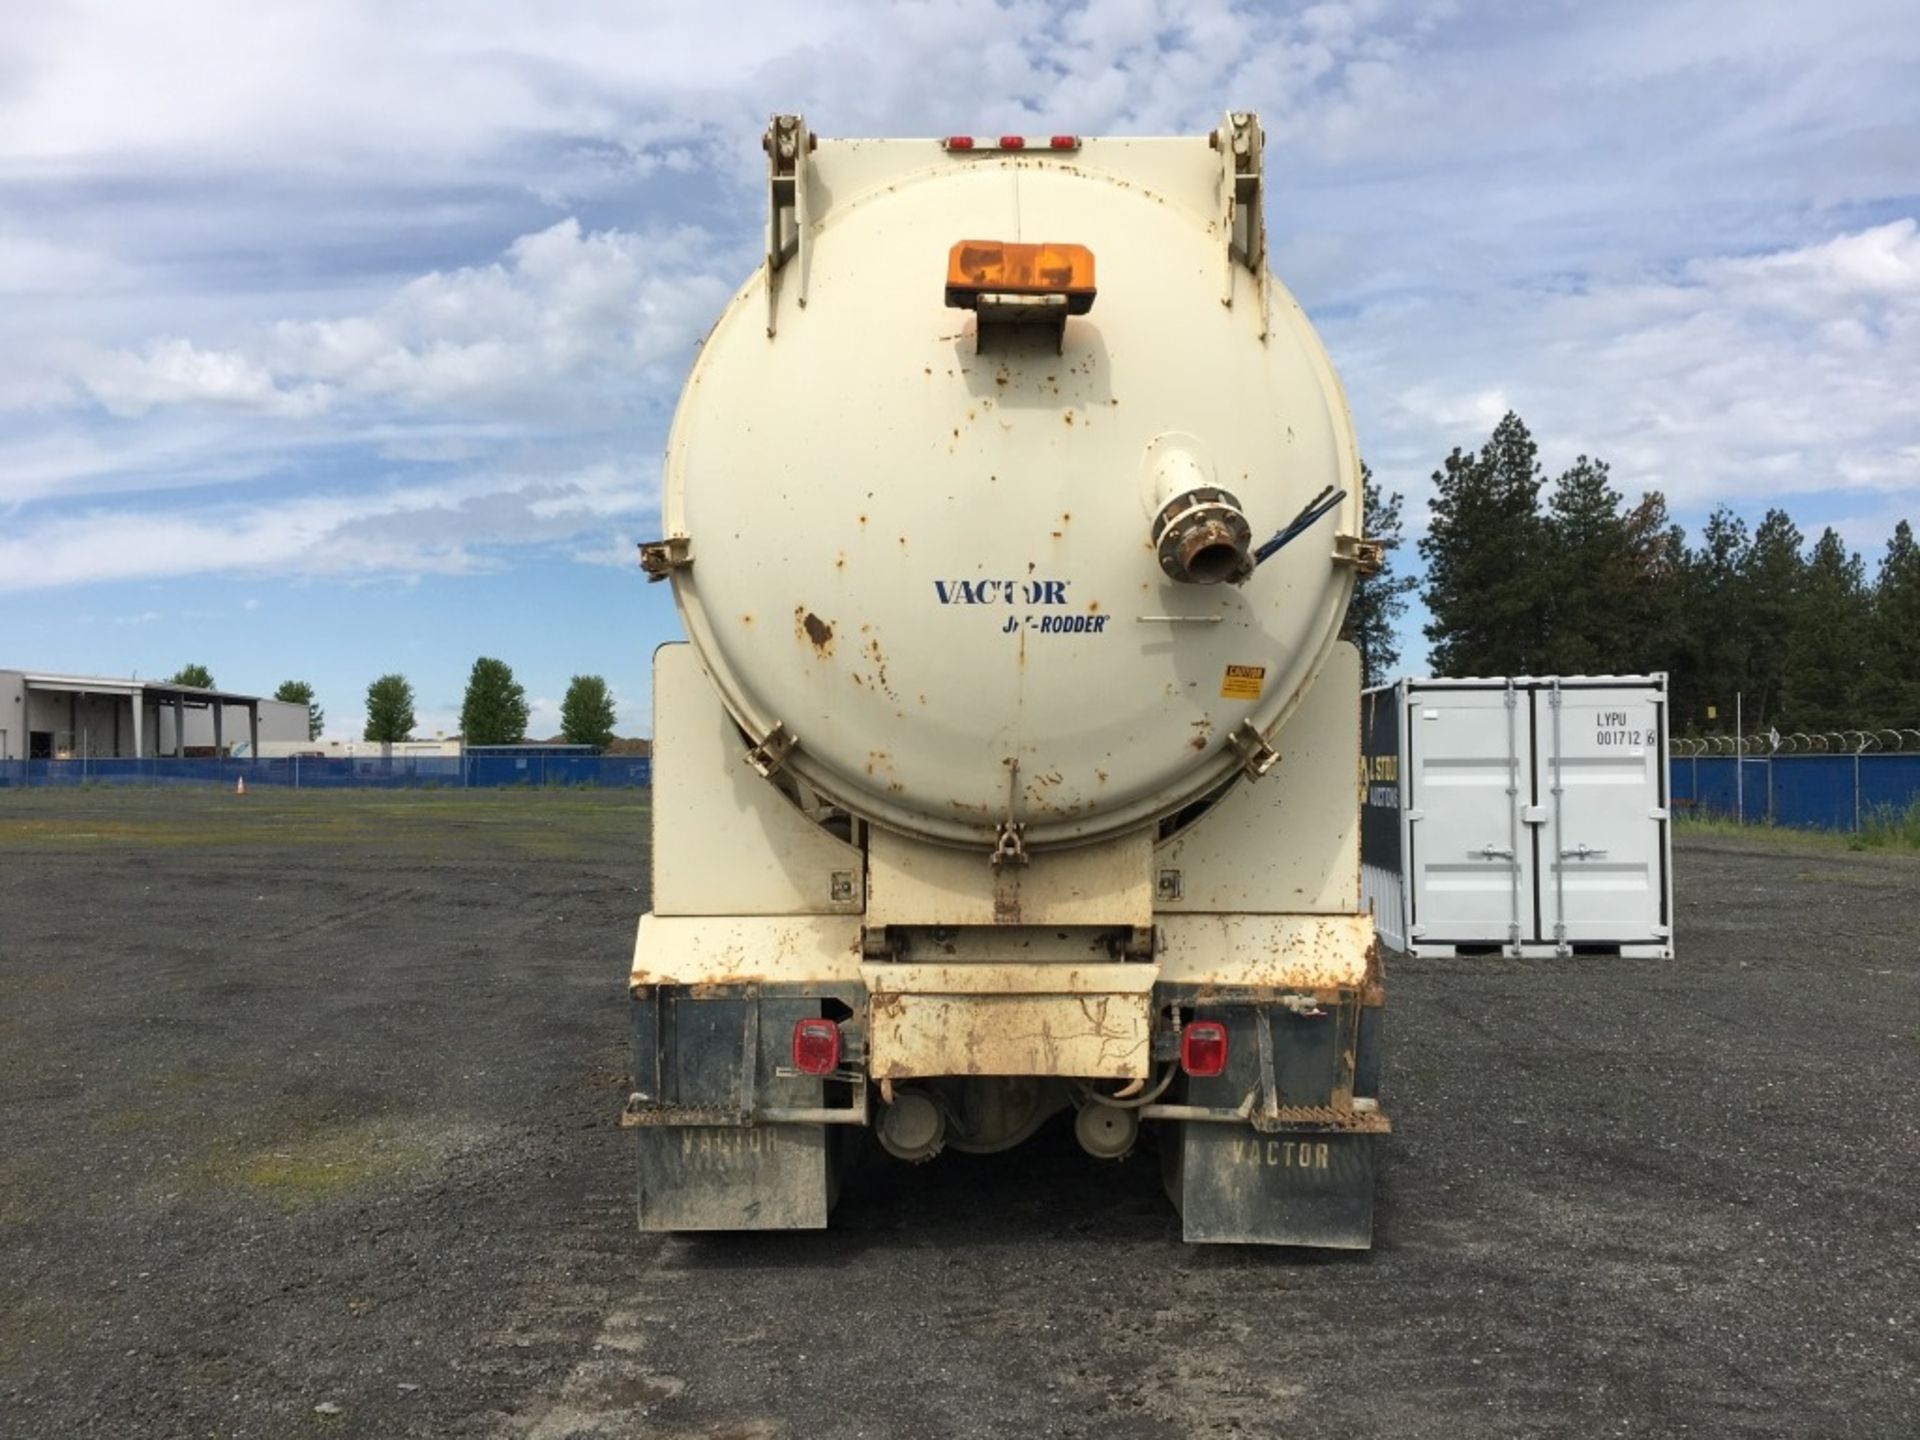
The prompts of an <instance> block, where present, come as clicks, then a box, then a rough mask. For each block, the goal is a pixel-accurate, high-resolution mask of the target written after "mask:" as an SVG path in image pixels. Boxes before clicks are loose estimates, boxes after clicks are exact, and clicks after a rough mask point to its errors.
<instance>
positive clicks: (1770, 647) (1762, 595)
mask: <svg viewBox="0 0 1920 1440" xmlns="http://www.w3.org/2000/svg"><path fill="white" fill-rule="evenodd" d="M1805 543H1806V539H1805V537H1804V536H1802V535H1801V533H1800V527H1799V526H1797V525H1795V524H1794V523H1793V520H1792V518H1791V517H1790V516H1789V515H1788V514H1787V512H1786V511H1784V510H1777V509H1776V510H1769V511H1767V513H1766V514H1765V515H1763V516H1761V518H1760V523H1759V524H1758V525H1756V526H1755V527H1754V531H1753V545H1752V546H1751V547H1750V548H1749V549H1748V551H1747V555H1746V564H1745V566H1744V567H1743V573H1742V578H1743V580H1744V582H1745V583H1744V585H1743V586H1742V594H1741V599H1742V602H1743V604H1744V607H1745V610H1746V623H1747V657H1748V661H1747V684H1746V692H1747V693H1746V704H1745V707H1744V711H1745V717H1746V726H1747V733H1748V734H1753V733H1755V732H1756V731H1757V730H1764V729H1766V728H1767V727H1768V726H1770V725H1773V724H1774V723H1775V722H1776V721H1777V720H1778V718H1779V716H1778V711H1779V706H1780V691H1781V682H1782V678H1783V676H1784V674H1785V672H1786V664H1787V637H1788V635H1789V634H1790V632H1791V630H1792V627H1793V617H1794V611H1795V609H1796V608H1797V606H1798V603H1799V595H1800V586H1801V583H1802V581H1803V580H1804V579H1805V576H1806V570H1807V562H1806V561H1805V559H1803V558H1802V556H1801V554H1800V551H1801V547H1802V546H1803V545H1805Z"/></svg>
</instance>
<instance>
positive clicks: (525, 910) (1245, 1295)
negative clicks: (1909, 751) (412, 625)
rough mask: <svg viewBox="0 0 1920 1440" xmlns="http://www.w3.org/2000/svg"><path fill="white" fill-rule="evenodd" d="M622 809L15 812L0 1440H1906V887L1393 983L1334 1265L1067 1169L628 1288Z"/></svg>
mask: <svg viewBox="0 0 1920 1440" xmlns="http://www.w3.org/2000/svg"><path fill="white" fill-rule="evenodd" d="M645 832H646V813H645V808H644V804H643V803H639V802H636V800H635V798H634V797H632V796H623V795H618V794H600V795H592V794H582V795H572V794H567V795H556V794H551V793H540V792H536V793H532V794H513V793H494V794H484V795H483V794H470V795H469V794H456V795H450V796H449V795H431V794H401V795H392V796H387V795H378V796H366V795H342V794H335V795H319V796H315V795H271V794H265V793H260V792H256V793H255V794H254V795H252V796H248V797H246V798H245V799H238V798H236V797H231V796H225V795H217V794H211V793H206V792H173V793H154V792H127V793H114V792H73V793H67V794H39V795H20V794H0V998H3V1000H4V1003H3V1004H0V1107H3V1108H0V1114H3V1115H4V1118H5V1140H4V1148H3V1149H0V1238H3V1241H4V1248H3V1249H0V1256H3V1257H4V1264H0V1434H5V1435H8V1436H35V1437H42V1436H44V1437H56V1436H57V1437H66V1436H108V1435H111V1436H129V1435H140V1436H182V1437H185V1436H213V1435H218V1436H275V1437H277V1436H288V1435H307V1434H312V1435H370V1436H385V1435H419V1436H442V1435H447V1436H469V1435H471V1436H528V1437H550V1440H560V1437H572V1440H613V1437H624V1436H689V1437H691V1436H703V1437H710V1440H718V1437H774V1436H792V1437H801V1436H809V1437H813V1436H817V1437H838V1436H871V1437H895V1436H902V1437H941V1436H954V1437H960V1436H1021V1437H1030V1436H1085V1437H1107V1436H1138V1437H1181V1436H1255V1435H1279V1434H1286V1435H1317V1434H1329V1435H1340V1436H1343V1437H1367V1436H1376V1435H1377V1436H1396V1437H1399V1436H1407V1435H1442V1436H1448V1437H1471V1436H1540V1435H1567V1436H1575V1435H1578V1436H1590V1435H1608V1436H1612V1435H1644V1436H1662V1437H1666V1436H1684V1435H1701V1436H1730V1435H1766V1436H1773V1435H1810V1436H1889V1437H1902V1440H1911V1437H1913V1436H1914V1435H1915V1434H1916V1433H1920V1333H1917V1330H1916V1324H1917V1322H1920V1178H1917V1177H1920V1166H1916V1160H1920V1107H1916V1104H1915V1100H1916V1095H1920V1086H1917V1083H1916V1082H1920V993H1917V987H1916V974H1917V973H1920V957H1917V956H1916V948H1917V947H1916V946H1915V944H1914V942H1913V939H1912V933H1911V932H1912V927H1913V924H1914V919H1915V916H1916V915H1920V860H1915V859H1912V858H1902V857H1891V856H1875V855H1855V854H1849V853H1847V852H1846V851H1844V850H1841V849H1838V848H1834V847H1821V846H1780V845H1775V846H1768V847H1762V846H1757V845H1752V844H1748V843H1745V842H1736V841H1727V840H1721V839H1713V840H1710V841H1709V840H1699V841H1692V842H1683V843H1682V845H1681V846H1680V847H1679V851H1678V856H1677V866H1678V875H1679V880H1680V913H1679V917H1678V920H1679V925H1678V943H1679V945H1680V949H1681V954H1682V956H1683V957H1684V958H1683V959H1682V960H1680V961H1678V962H1669V963H1656V962H1621V961H1603V960H1580V961H1573V962H1551V963H1549V962H1510V961H1485V960H1481V961H1448V962H1435V961H1426V962H1413V961H1400V962H1398V963H1397V964H1394V965H1392V966H1391V967H1390V969H1389V974H1388V983H1389V991H1388V993H1389V1004H1388V1012H1387V1013H1388V1017H1389V1020H1388V1025H1389V1032H1388V1033H1389V1050H1388V1067H1389V1068H1388V1089H1387V1095H1386V1103H1387V1108H1388V1109H1389V1111H1390V1112H1391V1113H1392V1114H1393V1115H1394V1117H1395V1121H1396V1124H1397V1127H1398V1132H1397V1134H1396V1135H1395V1136H1394V1138H1393V1140H1392V1141H1391V1142H1390V1148H1389V1151H1388V1155H1389V1159H1388V1162H1387V1164H1386V1166H1385V1173H1384V1175H1383V1178H1382V1181H1381V1189H1380V1214H1379V1224H1378V1236H1379V1239H1378V1243H1377V1245H1376V1248H1375V1249H1374V1250H1373V1251H1372V1252H1371V1253H1370V1254H1367V1255H1334V1254H1315V1253H1303V1252H1287V1251H1273V1250H1262V1249H1239V1248H1228V1247H1198V1248H1188V1247H1184V1246H1182V1245H1181V1244H1180V1243H1179V1242H1178V1239H1177V1235H1178V1231H1177V1227H1176V1224H1175V1221H1174V1219H1173V1216H1172V1215H1171V1213H1170V1211H1169V1210H1168V1208H1167V1205H1166V1202H1165V1200H1164V1199H1163V1197H1162V1193H1161V1190H1160V1187H1159V1181H1158V1175H1157V1168H1156V1166H1155V1165H1154V1163H1153V1161H1152V1158H1151V1157H1150V1156H1143V1157H1141V1158H1139V1159H1136V1160H1133V1161H1129V1162H1125V1163H1122V1164H1120V1165H1118V1166H1101V1165H1099V1164H1097V1163H1096V1162H1094V1161H1092V1160H1088V1159H1085V1158H1083V1157H1082V1156H1081V1155H1080V1154H1079V1153H1078V1151H1077V1150H1076V1149H1075V1148H1074V1147H1073V1144H1072V1141H1071V1138H1070V1137H1069V1136H1068V1135H1067V1134H1066V1133H1065V1131H1064V1129H1063V1128H1062V1127H1058V1126H1056V1128H1054V1129H1053V1130H1051V1131H1049V1132H1047V1133H1045V1134H1043V1135H1042V1136H1041V1137H1040V1138H1039V1139H1037V1140H1036V1141H1034V1142H1033V1143H1032V1144H1030V1145H1029V1146H1027V1147H1025V1148H1024V1149H1022V1150H1020V1151H1016V1152H1013V1153H1011V1154H1008V1155H1001V1156H993V1157H971V1156H964V1155H958V1154H952V1153H949V1154H947V1155H943V1156H942V1157H940V1158H939V1159H938V1160H936V1161H934V1162H933V1163H932V1164H929V1165H926V1166H923V1167H918V1168H907V1167H901V1166H898V1165H895V1164H892V1163H891V1162H885V1161H883V1160H874V1161H871V1162H869V1163H868V1164H866V1165H865V1166H863V1167H862V1168H861V1169H860V1170H859V1171H858V1172H857V1173H856V1174H855V1175H854V1177H853V1179H852V1182H851V1183H850V1186H849V1188H848V1191H847V1193H846V1194H845V1196H844V1197H843V1199H842V1202H841V1206H840V1209H839V1210H838V1212H836V1216H835V1227H834V1229H833V1230H831V1231H829V1232H827V1233H826V1234H824V1235H821V1234H800V1235H757V1236H744V1237H706V1238H700V1239H678V1238H670V1239H659V1238H644V1237H642V1236H640V1235H638V1234H637V1233H635V1232H634V1231H633V1229H632V1223H631V1213H630V1208H629V1194H630V1189H631V1184H630V1178H631V1177H630V1155H629V1149H628V1143H627V1141H628V1138H629V1137H628V1136H627V1135H626V1134H625V1132H622V1131H621V1130H619V1129H618V1128H617V1127H616V1126H615V1124H614V1117H615V1113H616V1111H617V1109H618V1106H619V1103H620V1100H621V1098H622V1094H623V1091H622V1083H621V1082H622V1071H623V1069H624V1059H625V1051H624V1030H623V1027H624V1023H625V1010H624V996H623V993H622V980H623V978H624V975H625V971H626V965H627V959H628V954H629V950H630V946H631V938H632V931H633V925H634V920H635V917H636V915H637V913H638V912H639V910H640V909H641V908H642V906H643V905H644V903H645V893H644V887H645V871H646V867H645Z"/></svg>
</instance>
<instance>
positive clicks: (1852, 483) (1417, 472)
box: [1332, 219, 1920, 509]
mask: <svg viewBox="0 0 1920 1440" xmlns="http://www.w3.org/2000/svg"><path fill="white" fill-rule="evenodd" d="M1917 230H1920V227H1916V224H1915V222H1914V221H1913V220H1912V219H1903V220H1900V221H1896V222H1893V223H1890V224H1886V225H1880V226H1874V227H1869V228H1867V229H1864V230H1860V231H1855V232H1850V233H1847V234H1842V235H1838V236H1834V237H1833V238H1831V239H1829V240H1826V241H1822V242H1819V243H1816V244H1813V245H1808V246H1801V247H1795V248H1793V249H1787V250H1780V251H1775V252H1772V253H1768V254H1762V255H1753V256H1742V257H1732V258H1720V257H1709V258H1705V259H1702V260H1699V261H1697V262H1695V263H1693V264H1692V265H1690V266H1688V267H1687V268H1686V270H1685V271H1684V273H1682V274H1681V275H1680V276H1678V277H1676V278H1672V279H1665V280H1662V279H1656V278H1650V277H1649V278H1637V279H1629V280H1621V281H1616V282H1613V283H1609V284H1602V285H1596V286H1592V287H1590V288H1586V289H1581V290H1575V291H1572V292H1565V291H1549V292H1545V293H1541V292H1527V291H1521V292H1515V293H1510V294H1505V295H1486V296H1482V297H1481V302H1480V303H1481V305H1482V308H1481V309H1480V310H1479V311H1478V313H1477V314H1476V316H1475V323H1474V324H1473V325H1472V326H1471V327H1470V328H1467V329H1464V330H1463V327H1462V326H1461V324H1460V323H1459V316H1458V313H1457V311H1455V310H1453V309H1452V308H1451V307H1441V306H1432V305H1421V306H1405V305H1397V304H1392V303H1382V304H1381V305H1379V306H1377V307H1370V308H1367V309H1363V310H1362V311H1361V313H1360V314H1359V315H1357V316H1356V317H1354V318H1353V319H1352V320H1350V321H1344V322H1341V323H1339V324H1336V325H1335V326H1334V327H1332V330H1333V336H1334V345H1335V350H1336V353H1339V352H1340V351H1341V350H1342V349H1345V350H1346V351H1348V353H1349V354H1351V355H1354V356H1359V357H1362V358H1361V359H1360V360H1359V361H1358V363H1356V364H1354V365H1352V366H1350V367H1349V370H1348V374H1347V381H1348V387H1349V391H1350V393H1351V394H1352V396H1353V397H1354V400H1355V405H1356V409H1357V411H1358V412H1359V417H1360V422H1361V423H1360V429H1361V436H1362V441H1363V445H1367V446H1368V448H1369V449H1370V450H1371V451H1372V452H1373V453H1374V455H1375V457H1376V458H1375V461H1374V463H1375V467H1376V470H1378V471H1380V472H1381V478H1382V479H1383V480H1385V481H1387V482H1388V483H1389V485H1391V486H1398V487H1400V488H1404V489H1407V490H1409V491H1410V492H1412V493H1414V494H1416V495H1417V494H1421V493H1423V492H1424V484H1423V482H1424V479H1425V475H1426V472H1427V470H1429V469H1431V468H1432V466H1433V464H1434V463H1435V462H1436V461H1437V460H1438V459H1439V457H1440V456H1441V455H1443V454H1445V452H1446V449H1447V448H1448V447H1449V446H1450V445H1452V444H1461V445H1467V446H1471V445H1475V444H1478V443H1479V442H1480V441H1481V440H1482V439H1484V438H1485V435H1486V433H1487V432H1488V431H1489V430H1490V429H1491V428H1492V424H1493V422H1494V421H1495V420H1497V419H1498V418H1499V416H1500V414H1501V413H1502V412H1504V411H1505V410H1506V409H1507V408H1509V407H1511V408H1514V409H1516V410H1518V411H1519V413H1520V414H1521V416H1522V417H1523V418H1524V419H1525V420H1526V421H1527V423H1528V425H1529V426H1530V427H1531V428H1532V429H1533V431H1534V433H1535V435H1536V437H1537V438H1539V439H1540V440H1541V441H1542V444H1543V458H1545V459H1546V460H1547V462H1548V463H1549V466H1550V468H1552V467H1555V466H1558V465H1564V464H1565V463H1566V462H1567V461H1568V460H1570V459H1572V457H1573V455H1574V454H1575V453H1577V452H1585V453H1588V454H1593V455H1599V456H1602V457H1604V458H1606V459H1607V460H1609V461H1610V462H1612V464H1613V468H1614V477H1615V480H1616V482H1617V483H1619V484H1620V485H1621V487H1622V488H1623V489H1627V490H1630V491H1631V490H1637V489H1639V488H1656V489H1661V490H1663V491H1665V492H1666V494H1667V495H1668V498H1669V499H1670V500H1672V501H1675V502H1677V503H1678V504H1680V505H1682V506H1686V507H1690V508H1694V509H1698V508H1700V507H1704V506H1707V505H1710V504H1713V503H1716V502H1720V501H1730V502H1735V503H1741V502H1748V501H1751V500H1752V499H1754V498H1755V497H1758V496H1772V497H1776V498H1780V497H1788V496H1795V495H1798V496H1801V497H1803V498H1804V497H1808V496H1814V495H1818V494H1821V493H1823V492H1829V491H1831V490H1834V489H1835V488H1845V487H1854V488H1859V489H1863V490H1878V491H1882V492H1885V493H1887V494H1889V495H1905V496H1908V497H1912V496H1914V495H1916V494H1920V463H1916V462H1917V461H1920V410H1917V409H1916V407H1915V406H1914V405H1913V404H1912V394H1913V386H1914V377H1915V376H1916V375H1920V235H1917V234H1916V231H1917ZM1440 375H1444V376H1446V377H1447V379H1446V380H1445V381H1438V380H1435V379H1433V378H1432V377H1434V376H1440Z"/></svg>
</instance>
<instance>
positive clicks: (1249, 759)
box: [1227, 720, 1280, 780]
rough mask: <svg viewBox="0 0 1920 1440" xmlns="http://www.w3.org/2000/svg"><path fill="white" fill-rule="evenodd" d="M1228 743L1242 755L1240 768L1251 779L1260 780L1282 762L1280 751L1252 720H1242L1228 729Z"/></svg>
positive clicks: (1234, 750)
mask: <svg viewBox="0 0 1920 1440" xmlns="http://www.w3.org/2000/svg"><path fill="white" fill-rule="evenodd" d="M1227 744H1228V745H1229V746H1231V747H1232V749H1233V752H1234V754H1236V755H1238V756H1239V757H1240V768H1241V769H1242V770H1244V771H1246V772H1247V778H1248V779H1250V780H1258V779H1259V778H1260V777H1261V776H1262V775H1264V774H1266V773H1267V772H1268V771H1269V770H1271V769H1273V767H1274V766H1276V765H1278V764H1279V763H1280V752H1279V751H1278V750H1276V749H1274V748H1273V747H1272V746H1271V745H1269V744H1268V743H1267V737H1266V736H1264V735H1262V734H1261V733H1260V731H1259V730H1258V728H1256V727H1255V725H1254V723H1253V722H1252V721H1251V720H1242V721H1241V722H1240V723H1239V724H1238V725H1236V726H1234V727H1233V729H1232V730H1230V731H1228V732H1227Z"/></svg>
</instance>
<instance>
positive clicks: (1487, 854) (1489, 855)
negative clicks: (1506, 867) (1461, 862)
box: [1473, 845, 1513, 860]
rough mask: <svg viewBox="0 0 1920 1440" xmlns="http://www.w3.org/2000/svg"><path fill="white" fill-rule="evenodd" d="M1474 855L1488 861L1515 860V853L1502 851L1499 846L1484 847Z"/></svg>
mask: <svg viewBox="0 0 1920 1440" xmlns="http://www.w3.org/2000/svg"><path fill="white" fill-rule="evenodd" d="M1473 853H1475V854H1477V855H1480V856H1481V857H1482V858H1484V859H1487V860H1496V859H1497V860H1511V859H1512V858H1513V851H1511V850H1505V849H1502V848H1501V847H1500V846H1498V845H1482V846H1481V847H1480V848H1479V850H1477V851H1475V852H1473Z"/></svg>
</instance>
